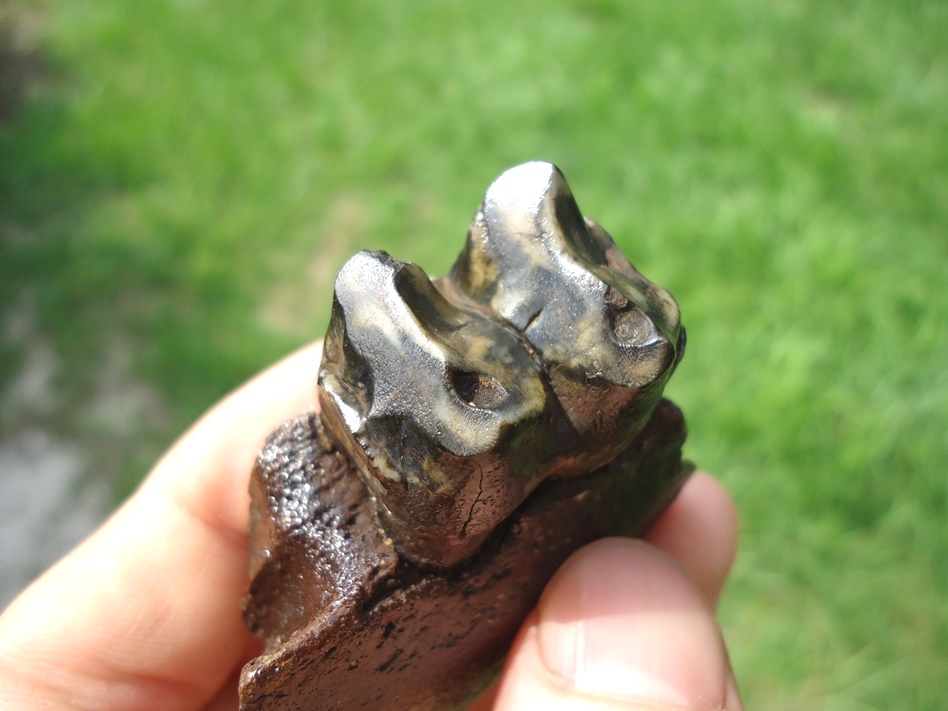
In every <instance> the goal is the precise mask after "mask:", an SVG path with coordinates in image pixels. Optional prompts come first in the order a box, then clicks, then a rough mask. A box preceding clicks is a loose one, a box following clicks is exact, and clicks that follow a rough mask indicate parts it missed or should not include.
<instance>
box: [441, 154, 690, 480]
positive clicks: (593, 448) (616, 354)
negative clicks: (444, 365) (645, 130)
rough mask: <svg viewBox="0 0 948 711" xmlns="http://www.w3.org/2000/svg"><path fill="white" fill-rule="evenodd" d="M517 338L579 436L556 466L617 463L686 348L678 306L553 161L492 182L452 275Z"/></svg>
mask: <svg viewBox="0 0 948 711" xmlns="http://www.w3.org/2000/svg"><path fill="white" fill-rule="evenodd" d="M447 282H448V284H447V287H446V289H447V291H449V292H450V293H458V294H463V295H464V296H466V297H467V298H469V299H471V300H472V301H474V302H475V303H478V304H480V305H481V306H482V307H483V308H486V309H487V310H489V311H491V312H493V313H495V314H496V315H497V316H498V317H499V318H501V319H503V320H504V321H506V322H507V323H509V324H511V325H512V326H513V327H514V328H515V329H517V330H518V331H520V332H521V333H522V334H523V335H524V336H525V338H526V339H527V340H528V341H529V342H530V343H531V344H532V345H533V347H534V348H536V350H537V352H538V354H539V356H540V358H541V359H542V360H543V361H544V363H545V366H546V369H547V372H548V373H549V377H550V380H551V382H552V384H553V389H554V391H555V392H556V395H557V397H558V399H559V401H560V404H561V406H562V409H563V411H564V412H565V413H566V415H567V417H568V419H569V423H570V426H571V429H572V436H564V437H563V438H561V439H560V441H561V442H563V443H565V444H566V448H565V449H566V450H567V451H564V453H563V456H562V457H561V459H560V460H559V462H558V464H557V465H556V466H555V467H554V470H555V471H554V473H556V474H559V475H566V474H574V473H583V472H585V471H588V470H589V468H590V467H591V466H596V465H598V464H601V463H604V462H606V461H608V460H610V459H611V458H612V457H613V456H615V454H616V453H617V452H618V451H619V450H620V449H622V448H623V447H624V446H625V444H626V443H627V442H628V441H629V439H630V438H631V437H633V436H634V435H635V434H636V433H637V432H638V431H639V430H640V429H641V427H642V426H644V424H645V422H646V421H647V419H648V416H649V414H650V412H651V408H652V407H653V406H654V404H655V403H656V402H657V401H658V399H659V397H660V395H661V390H662V387H663V385H664V383H665V381H666V380H667V379H668V377H669V376H670V375H671V372H672V370H673V369H674V366H675V364H676V362H677V360H678V358H680V356H681V353H680V352H678V350H680V346H681V345H683V338H682V337H681V335H682V329H681V325H680V316H679V311H678V306H677V304H676V303H675V301H674V299H672V297H671V296H670V295H669V294H668V293H667V292H666V291H664V290H663V289H661V288H660V287H658V286H656V285H654V284H652V283H651V282H649V281H648V280H647V279H645V277H643V276H642V275H641V274H640V273H639V272H638V271H637V270H636V269H635V268H634V267H633V266H632V265H631V263H630V262H629V261H628V260H627V259H626V258H625V256H624V255H623V254H622V253H621V252H620V251H619V249H618V248H617V247H616V245H615V244H614V242H613V241H612V238H611V237H610V236H609V235H608V234H607V233H606V231H605V230H603V229H602V228H601V227H599V225H597V224H595V223H594V222H592V221H587V220H585V219H584V218H583V216H582V215H581V213H580V211H579V208H578V207H577V205H576V202H575V200H574V199H573V195H572V193H571V192H570V190H569V187H568V185H567V184H566V180H565V179H564V178H563V175H562V173H560V171H559V169H557V168H556V166H554V165H552V164H551V163H543V162H534V163H527V164H524V165H521V166H517V167H516V168H512V169H511V170H508V171H507V172H506V173H504V174H503V175H501V176H500V177H499V178H498V179H497V180H496V181H495V182H494V183H493V185H491V187H490V188H489V190H488V191H487V195H486V197H485V199H484V202H483V203H482V205H481V207H480V209H479V210H478V212H477V214H476V215H475V217H474V220H473V223H472V225H471V228H470V230H469V232H468V239H467V243H466V245H465V248H464V250H463V252H462V253H461V256H460V257H459V258H458V261H457V262H456V264H455V265H454V267H453V269H452V271H451V273H450V274H449V276H448V277H447Z"/></svg>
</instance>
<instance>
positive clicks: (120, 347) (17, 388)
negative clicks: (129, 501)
mask: <svg viewBox="0 0 948 711" xmlns="http://www.w3.org/2000/svg"><path fill="white" fill-rule="evenodd" d="M29 302H30V300H29V298H28V297H24V298H23V299H22V300H21V302H20V303H19V304H17V305H15V306H14V307H12V308H11V309H9V310H8V312H7V313H5V314H4V315H3V327H2V329H0V339H2V340H3V341H5V342H6V343H7V344H8V345H12V346H13V347H14V348H16V349H18V350H19V351H20V353H21V354H22V358H21V363H22V365H21V367H20V369H19V371H18V372H16V373H13V374H12V377H9V378H7V382H6V385H5V387H4V388H3V391H2V393H0V609H2V608H4V607H6V605H7V603H9V602H10V601H11V600H12V599H13V597H14V596H16V594H17V593H19V591H20V590H22V589H23V588H24V587H25V586H26V585H28V584H29V583H30V582H31V581H32V580H33V579H34V578H36V576H37V575H39V574H40V573H41V572H42V571H43V570H45V569H46V568H48V567H49V566H50V565H52V564H53V563H54V562H55V561H56V560H57V559H59V558H60V557H62V555H64V554H65V553H66V552H68V551H69V550H70V549H71V548H73V547H74V546H75V545H76V544H77V543H78V542H79V541H81V540H82V539H83V538H84V537H86V536H87V535H88V534H89V533H91V532H92V531H93V530H94V529H95V528H96V527H97V526H98V525H99V523H101V522H102V521H103V520H104V519H105V517H106V516H107V515H108V513H109V511H110V509H111V508H112V506H113V503H114V500H113V496H112V492H111V490H110V487H109V484H108V482H107V481H105V480H104V479H103V478H101V477H98V478H97V477H93V476H90V468H91V467H92V466H93V464H94V460H95V458H96V457H99V455H101V454H102V451H101V448H102V442H103V441H104V442H106V443H107V446H108V447H109V448H110V449H113V450H114V452H111V453H110V455H111V456H117V455H118V454H119V453H120V451H121V450H122V449H123V448H126V449H127V448H128V447H130V446H131V443H132V442H134V441H136V438H140V437H141V435H142V433H143V432H147V431H148V430H149V429H151V428H153V427H156V426H160V424H161V423H162V422H163V421H165V419H166V416H167V415H166V408H165V407H163V403H162V401H161V398H160V396H159V395H158V393H157V392H155V390H154V389H153V388H151V387H149V386H148V385H146V384H144V383H140V382H136V381H135V380H134V379H132V378H131V377H130V376H129V371H130V366H131V364H132V361H133V357H134V356H133V349H132V348H131V347H130V345H129V344H127V343H124V342H122V341H121V340H114V341H112V342H110V343H109V345H107V346H106V347H105V349H104V351H103V358H102V364H101V366H100V371H99V373H98V374H97V377H96V385H95V389H94V391H93V393H92V395H91V397H90V398H89V400H88V402H86V403H85V404H84V405H83V406H82V407H75V406H74V405H72V404H70V403H67V402H65V401H64V400H63V397H62V395H61V393H60V392H59V391H58V388H57V381H58V380H59V378H61V377H63V376H64V375H65V377H68V375H69V373H68V369H67V368H66V367H65V365H64V364H63V363H62V362H61V360H60V358H59V357H58V355H57V354H56V352H55V350H54V348H53V346H52V345H51V344H50V342H49V341H48V340H47V339H45V338H44V337H43V335H42V334H41V333H40V332H39V330H38V329H37V327H36V319H35V318H34V312H33V309H32V308H31V306H30V303H29ZM63 421H67V422H79V421H81V422H82V423H83V426H82V427H81V428H77V429H79V430H80V431H82V432H85V433H87V434H88V436H89V439H85V438H84V437H83V438H81V437H78V436H75V435H73V436H71V437H68V438H67V437H65V436H63V435H61V434H58V433H57V430H58V429H59V428H58V427H55V426H54V424H53V423H55V422H63ZM99 458H101V457H99Z"/></svg>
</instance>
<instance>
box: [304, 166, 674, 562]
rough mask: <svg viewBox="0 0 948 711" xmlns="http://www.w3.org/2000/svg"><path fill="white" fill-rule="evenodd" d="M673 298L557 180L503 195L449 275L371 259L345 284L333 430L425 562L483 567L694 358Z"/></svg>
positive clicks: (628, 437) (520, 185) (505, 179)
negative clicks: (527, 513)
mask: <svg viewBox="0 0 948 711" xmlns="http://www.w3.org/2000/svg"><path fill="white" fill-rule="evenodd" d="M682 344H683V329H682V328H681V325H680V317H679V312H678V307H677V304H675V302H674V300H673V299H672V297H671V296H670V295H669V294H668V293H667V292H665V291H664V290H662V289H661V288H659V287H657V286H655V285H654V284H652V283H650V282H649V281H647V280H646V279H645V278H644V277H643V276H642V275H641V274H640V273H639V272H638V271H636V270H635V268H634V267H632V265H631V264H630V263H629V261H628V260H627V259H626V258H625V257H624V255H622V254H621V252H620V251H619V250H618V248H617V247H616V245H615V244H614V243H613V241H612V239H611V238H610V237H609V235H608V234H607V233H606V232H605V230H603V229H602V228H601V227H599V226H598V225H597V224H595V223H594V222H592V221H587V220H585V219H584V218H583V217H582V215H581V214H580V212H579V209H578V207H577V206H576V203H575V201H574V199H573V197H572V194H571V193H570V191H569V187H568V186H567V184H566V181H565V179H564V178H563V176H562V174H561V173H560V171H559V170H558V169H557V168H556V167H555V166H553V165H552V164H549V163H528V164H525V165H522V166H518V167H516V168H513V169H511V170H509V171H507V172H506V173H504V174H503V175H502V176H501V177H500V178H498V179H497V181H495V183H494V184H493V185H492V186H491V187H490V189H489V190H488V192H487V195H486V197H485V200H484V202H483V203H482V205H481V207H480V209H479V210H478V211H477V213H476V214H475V217H474V220H473V222H472V225H471V228H470V230H469V232H468V238H467V243H466V244H465V247H464V249H463V251H462V252H461V255H460V256H459V258H458V260H457V262H456V263H455V265H454V267H453V268H452V270H451V271H450V273H449V274H448V276H447V277H445V278H444V279H442V280H438V281H437V282H435V283H434V284H433V283H432V282H431V281H430V280H429V279H428V277H427V276H426V275H425V273H424V272H423V271H422V270H421V269H420V268H419V267H417V266H415V265H413V264H406V263H402V262H399V261H397V260H395V259H393V258H391V257H390V256H388V255H387V254H385V253H384V252H362V253H359V254H357V255H356V256H355V257H353V258H352V259H351V260H350V261H349V262H348V263H347V264H346V265H345V266H344V267H343V269H342V270H341V271H340V273H339V276H338V278H337V280H336V288H335V294H334V300H333V310H332V316H331V319H330V327H329V332H328V333H327V336H326V342H325V347H324V356H323V363H322V365H321V367H320V373H319V386H320V393H319V396H320V402H321V405H322V409H323V420H324V422H325V424H326V427H327V429H328V430H329V432H330V434H331V436H332V438H333V439H334V440H335V442H336V444H337V445H338V446H339V447H340V449H342V450H343V451H344V452H345V453H346V454H347V455H348V457H349V458H350V459H351V460H352V461H353V462H354V463H355V464H356V466H357V469H358V470H359V472H360V474H361V475H362V477H363V478H364V480H365V481H366V483H367V485H368V487H369V490H370V491H371V492H372V494H373V495H374V497H375V499H376V502H377V505H378V515H379V518H380V522H381V524H382V526H383V527H384V528H385V530H386V532H387V533H388V535H390V536H391V538H392V539H393V540H394V541H395V544H396V547H398V549H399V551H400V552H401V553H402V554H403V555H405V556H406V557H408V558H409V559H411V560H414V561H415V562H416V563H420V564H423V565H427V566H433V567H450V566H453V565H455V564H457V563H459V562H460V561H462V560H464V559H465V558H466V557H468V556H470V555H471V554H472V553H474V552H475V551H476V550H477V549H478V548H479V546H480V545H481V543H482V542H483V540H484V539H485V537H486V536H487V535H488V534H489V533H490V531H491V530H492V529H493V528H494V527H495V526H496V525H497V524H498V523H500V522H501V521H502V520H504V519H505V518H506V517H507V516H508V515H509V514H510V513H511V512H512V511H513V510H514V509H515V508H516V507H517V506H519V505H520V503H521V502H522V501H523V500H524V499H525V498H526V496H528V495H529V493H530V492H531V491H532V490H533V489H534V488H535V487H536V486H537V485H538V484H539V483H540V481H542V479H543V478H545V477H547V476H575V475H584V474H588V473H590V472H592V471H593V470H595V469H596V468H598V467H599V466H602V465H604V464H606V463H608V462H609V461H611V460H612V459H614V458H615V457H616V455H617V454H618V453H619V452H621V451H622V450H623V449H625V448H626V447H627V446H628V445H629V443H630V442H631V441H632V440H633V439H634V438H635V436H636V435H637V434H638V432H639V431H640V430H641V429H642V427H644V425H645V423H646V422H647V421H648V419H649V417H650V415H651V412H652V410H653V408H654V406H655V404H656V403H657V402H658V400H659V398H660V396H661V392H662V389H663V387H664V384H665V382H666V381H667V379H668V377H669V376H670V375H671V372H672V371H673V370H674V368H675V366H676V364H677V362H678V360H679V359H680V358H681V347H682Z"/></svg>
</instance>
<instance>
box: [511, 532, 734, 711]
mask: <svg viewBox="0 0 948 711" xmlns="http://www.w3.org/2000/svg"><path fill="white" fill-rule="evenodd" d="M533 708H536V709H549V710H551V711H555V710H556V709H567V708H568V709H583V710H585V711H598V710H600V709H603V710H605V709H616V710H618V709H649V710H650V711H656V709H672V708H674V709H682V708H683V709H695V710H699V709H700V710H702V711H704V710H719V709H727V710H728V711H736V710H738V709H740V708H741V702H740V698H739V696H738V693H737V685H736V684H735V681H734V676H733V674H732V672H731V668H730V664H729V662H728V658H727V652H726V650H725V648H724V643H723V641H722V639H721V634H720V632H719V630H718V627H717V624H716V623H715V621H714V617H713V616H712V613H711V611H710V610H709V609H708V607H707V603H706V602H705V601H704V598H703V596H702V594H701V593H700V592H699V591H698V590H697V589H696V588H695V586H694V585H693V584H692V583H691V582H690V581H689V580H688V578H687V577H686V576H685V575H684V573H683V572H682V571H681V569H680V568H678V566H677V565H676V564H675V563H674V562H673V561H672V560H671V559H670V558H668V557H667V556H665V555H664V554H663V553H660V552H659V551H657V550H656V549H655V548H653V547H651V546H649V545H648V544H647V543H643V542H641V541H633V540H629V539H619V538H612V539H606V540H602V541H599V542H597V543H594V544H592V545H590V546H587V547H586V548H585V549H583V550H581V551H579V552H578V553H576V554H575V555H574V556H573V557H572V558H570V559H569V560H568V561H567V562H566V564H565V565H564V566H563V567H562V568H561V569H560V571H559V572H558V573H557V574H556V576H555V577H554V578H553V580H552V581H551V582H550V584H549V586H548V587H547V590H546V592H545V593H544V596H543V598H542V599H541V601H540V604H539V606H538V608H537V610H536V612H534V614H533V615H532V616H531V618H530V619H529V620H527V622H526V624H525V625H524V628H523V630H522V631H521V633H520V636H519V638H518V639H517V642H516V643H515V645H514V647H513V649H512V650H511V652H510V657H509V659H508V661H507V668H506V670H505V672H504V676H503V678H502V679H501V682H500V688H499V690H498V695H497V698H496V702H495V705H494V709H495V711H508V710H513V709H517V711H520V710H522V709H533Z"/></svg>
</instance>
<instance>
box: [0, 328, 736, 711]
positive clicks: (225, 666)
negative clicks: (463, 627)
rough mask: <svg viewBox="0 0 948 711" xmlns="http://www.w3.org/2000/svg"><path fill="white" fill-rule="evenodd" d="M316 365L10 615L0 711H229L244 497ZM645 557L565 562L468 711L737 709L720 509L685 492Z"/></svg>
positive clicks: (314, 356)
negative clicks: (724, 623)
mask: <svg viewBox="0 0 948 711" xmlns="http://www.w3.org/2000/svg"><path fill="white" fill-rule="evenodd" d="M318 361H319V347H318V346H310V347H308V348H305V349H303V350H301V351H299V352H297V353H295V354H293V355H292V356H290V357H288V358H287V359H285V360H284V361H282V362H280V363H278V364H277V365H276V366H274V367H273V368H271V369H270V370H268V371H266V372H265V373H263V374H261V375H260V376H258V377H257V378H255V379H254V380H252V381H251V382H250V383H248V384H247V385H245V386H244V387H242V388H241V389H239V390H238V391H236V392H235V393H233V394H232V395H230V396H229V397H228V398H226V399H225V400H223V401H222V402H221V403H219V404H218V405H217V406H216V407H215V408H213V409H212V410H211V411H210V412H209V413H207V414H206V415H205V416H204V417H203V418H202V419H201V420H200V421H199V422H198V423H197V424H196V425H195V426H194V427H193V428H191V430H190V431H189V432H187V433H186V434H185V435H184V436H183V437H182V438H181V439H180V440H179V441H178V442H177V443H176V444H175V445H174V446H173V447H172V449H171V450H170V451H169V452H168V453H167V454H166V455H165V456H164V457H163V458H162V460H161V461H160V462H159V463H158V464H157V465H156V466H155V468H154V470H153V471H152V472H151V473H150V474H149V476H148V477H147V479H146V480H145V481H144V482H143V483H142V485H141V486H140V487H139V489H138V490H137V491H136V492H135V494H133V495H132V496H131V497H130V498H129V500H128V501H127V502H126V503H125V504H124V505H123V506H122V507H121V508H120V509H119V510H118V511H117V512H116V513H115V514H114V515H113V516H112V517H111V518H110V519H109V520H108V521H107V522H106V523H105V524H104V525H103V526H102V527H101V528H100V529H99V530H98V531H96V532H95V533H94V534H93V535H92V536H90V537H89V539H87V540H86V541H85V542H83V543H82V544H81V545H80V546H79V547H77V548H76V549H75V550H74V551H73V552H72V553H70V554H69V555H68V556H67V557H65V558H64V559H63V560H61V561H60V562H59V563H58V564H56V565H55V566H54V567H53V568H51V569H50V570H49V571H48V572H47V573H46V574H45V575H43V576H42V577H41V578H40V579H39V580H37V581H36V582H35V583H34V584H33V585H32V586H30V587H29V588H28V589H27V590H26V591H24V592H23V594H22V595H20V597H18V598H17V599H16V600H14V602H13V603H11V605H10V606H9V607H8V608H7V610H6V611H5V612H4V613H3V615H2V616H0V707H2V708H4V709H24V710H25V709H30V710H32V709H75V708H94V709H99V710H102V711H119V710H125V709H135V710H136V711H138V710H141V709H149V710H154V711H160V710H162V709H175V710H176V711H188V710H190V709H206V710H208V711H210V710H212V709H225V708H226V709H234V708H236V706H237V678H238V676H239V673H240V668H241V666H242V665H243V664H244V663H245V662H246V661H248V660H249V659H250V658H252V657H253V656H255V655H256V654H258V653H259V651H260V647H259V643H258V642H257V641H256V640H255V638H254V637H253V636H252V635H251V634H250V633H249V632H248V631H247V629H246V627H245V626H244V624H243V620H242V617H241V612H240V605H241V600H242V597H243V595H244V593H245V591H246V587H247V575H248V573H247V539H246V529H247V522H248V515H249V513H248V512H249V495H248V493H247V481H248V477H249V473H250V469H251V467H252V465H253V461H254V458H255V456H256V453H257V451H258V449H259V447H260V445H261V443H262V442H263V440H264V438H265V437H266V435H267V434H268V433H269V432H270V431H271V430H272V429H274V428H275V427H276V426H277V425H278V424H279V423H280V422H282V421H283V420H286V419H288V418H290V417H292V416H294V415H296V414H298V413H300V412H303V411H305V410H306V409H307V408H310V407H314V406H315V404H316V403H315V393H316V385H315V375H316V373H315V371H316V368H315V364H316V363H317V362H318ZM648 541H649V543H648V544H646V543H643V542H636V541H631V540H624V539H608V540H605V541H600V542H598V543H595V544H593V545H591V546H588V547H587V548H585V549H583V550H581V551H579V552H577V553H576V554H575V555H574V556H573V557H572V558H570V560H569V561H567V563H566V564H565V565H564V566H563V568H562V569H561V570H560V572H559V573H558V574H557V576H556V577H555V578H554V580H553V581H551V583H550V585H549V586H548V587H547V590H546V592H545V594H544V596H543V599H542V600H541V602H540V605H539V606H538V608H537V611H535V612H534V614H533V615H531V617H530V619H529V620H528V621H527V622H526V623H525V625H524V628H523V630H522V631H521V634H520V636H519V638H518V640H517V643H516V644H515V646H514V649H513V650H512V652H511V655H510V658H509V660H508V665H507V669H506V670H505V672H504V675H503V677H502V679H501V681H500V683H499V685H498V686H495V688H494V689H493V690H492V691H491V692H490V693H489V694H487V695H485V697H484V698H482V699H481V700H480V701H479V702H478V703H477V704H475V707H474V708H475V709H476V710H477V711H487V709H492V708H493V709H497V710H498V711H499V710H500V709H512V708H534V707H536V708H544V709H555V708H565V707H566V706H567V705H568V706H569V707H570V708H582V709H588V710H589V711H592V710H593V709H607V708H608V709H635V708H646V707H647V708H651V709H654V708H665V707H667V706H669V702H676V703H677V704H678V707H683V708H693V709H706V708H708V709H712V708H713V709H718V708H726V709H736V708H740V702H739V700H738V697H737V691H736V687H735V684H734V681H733V676H732V675H731V672H730V668H729V666H728V663H727V656H726V653H725V651H724V647H723V644H722V642H721V638H720V635H719V633H718V630H717V626H716V625H715V623H714V620H713V616H712V613H711V609H712V606H713V603H714V601H715V600H716V598H717V595H718V594H719V592H720V589H721V586H722V584H723V581H724V577H725V575H726V573H727V570H728V568H729V567H730V563H731V561H732V559H733V555H734V549H735V545H736V517H735V514H734V510H733V506H732V504H731V503H730V499H729V498H728V497H727V494H726V493H724V491H723V489H721V487H720V485H718V484H717V483H716V482H714V480H713V479H711V478H710V477H707V476H706V475H703V474H697V475H695V476H694V477H692V479H691V480H690V481H689V482H688V484H687V485H686V486H685V488H684V490H683V491H682V493H681V495H680V496H679V497H678V499H677V500H676V502H675V503H674V504H673V505H672V507H671V508H670V509H669V510H668V511H667V512H666V513H665V514H664V515H663V516H662V518H661V519H660V520H659V521H658V522H657V523H656V524H655V526H654V527H653V528H652V531H651V532H650V534H649V536H648ZM629 696H632V697H635V698H637V699H639V701H629V700H628V699H627V698H625V697H629ZM648 699H651V702H649V703H646V700H648ZM663 703H664V704H665V706H662V704H663Z"/></svg>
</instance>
